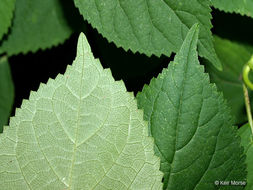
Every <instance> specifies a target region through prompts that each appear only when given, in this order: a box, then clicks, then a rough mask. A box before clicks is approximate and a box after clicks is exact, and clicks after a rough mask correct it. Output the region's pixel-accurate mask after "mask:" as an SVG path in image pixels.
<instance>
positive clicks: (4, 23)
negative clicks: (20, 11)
mask: <svg viewBox="0 0 253 190" xmlns="http://www.w3.org/2000/svg"><path fill="white" fill-rule="evenodd" d="M15 2H16V0H2V1H1V5H0V13H1V15H2V16H1V19H0V26H1V27H0V40H1V39H2V37H3V35H4V34H6V33H7V31H8V28H9V27H10V25H11V20H12V17H13V11H14V9H15Z"/></svg>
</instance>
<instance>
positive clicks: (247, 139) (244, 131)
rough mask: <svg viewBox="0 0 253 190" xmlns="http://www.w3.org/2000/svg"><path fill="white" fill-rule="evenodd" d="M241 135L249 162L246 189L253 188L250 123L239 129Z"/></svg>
mask: <svg viewBox="0 0 253 190" xmlns="http://www.w3.org/2000/svg"><path fill="white" fill-rule="evenodd" d="M239 135H240V137H241V139H242V143H241V144H242V146H243V147H244V152H245V154H246V163H247V172H248V174H247V186H246V188H245V190H252V189H253V136H252V131H251V129H250V126H249V124H246V125H244V126H242V127H241V128H240V129H239Z"/></svg>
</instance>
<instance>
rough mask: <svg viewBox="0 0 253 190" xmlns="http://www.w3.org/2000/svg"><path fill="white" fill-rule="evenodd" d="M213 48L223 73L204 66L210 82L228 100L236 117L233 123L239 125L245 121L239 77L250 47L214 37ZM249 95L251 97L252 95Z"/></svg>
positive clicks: (250, 53) (250, 49)
mask: <svg viewBox="0 0 253 190" xmlns="http://www.w3.org/2000/svg"><path fill="white" fill-rule="evenodd" d="M214 48H215V51H216V53H217V55H218V57H219V59H220V61H221V63H222V67H223V71H217V69H215V68H214V67H212V66H211V65H210V64H209V63H206V64H205V66H206V70H207V71H208V73H209V74H210V78H211V82H215V83H216V85H217V87H218V89H219V90H221V91H222V92H223V94H224V97H225V98H226V99H227V100H228V105H229V106H230V107H231V108H232V110H231V111H232V114H233V115H234V116H235V117H236V121H235V123H236V124H241V123H243V122H245V121H246V120H247V115H246V113H245V111H244V110H245V106H244V96H243V89H242V76H241V75H242V69H243V66H244V64H246V63H247V62H248V61H249V59H250V57H251V55H252V53H253V51H252V47H249V46H246V45H243V44H240V43H237V42H232V41H229V40H226V39H222V38H220V37H218V36H215V37H214ZM250 95H251V97H252V93H250Z"/></svg>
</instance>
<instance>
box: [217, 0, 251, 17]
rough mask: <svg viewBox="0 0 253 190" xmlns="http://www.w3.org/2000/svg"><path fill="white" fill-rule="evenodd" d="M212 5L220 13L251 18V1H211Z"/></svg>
mask: <svg viewBox="0 0 253 190" xmlns="http://www.w3.org/2000/svg"><path fill="white" fill-rule="evenodd" d="M212 5H213V6H214V7H215V8H217V9H219V10H222V11H225V12H230V13H238V14H241V15H246V16H249V17H253V1H252V0H243V1H242V0H232V1H231V0H212Z"/></svg>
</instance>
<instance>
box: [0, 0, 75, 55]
mask: <svg viewBox="0 0 253 190" xmlns="http://www.w3.org/2000/svg"><path fill="white" fill-rule="evenodd" d="M14 15H15V16H14V19H13V26H12V28H11V31H10V33H9V35H8V36H7V39H6V40H4V41H3V42H2V43H1V46H0V53H7V54H8V55H9V56H11V55H16V54H19V53H24V54H26V53H27V52H30V51H31V52H36V51H37V50H39V49H46V48H50V47H52V46H55V45H58V44H59V43H62V42H63V41H65V40H66V39H67V38H68V37H69V36H70V34H71V33H72V28H71V27H70V25H69V23H68V22H67V20H66V18H65V15H64V10H63V4H62V2H61V1H59V0H46V1H39V0H18V1H17V2H16V9H15V13H14Z"/></svg>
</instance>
